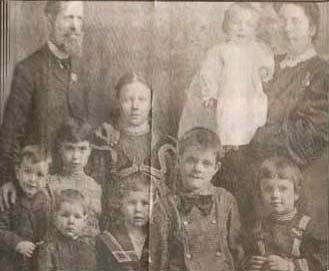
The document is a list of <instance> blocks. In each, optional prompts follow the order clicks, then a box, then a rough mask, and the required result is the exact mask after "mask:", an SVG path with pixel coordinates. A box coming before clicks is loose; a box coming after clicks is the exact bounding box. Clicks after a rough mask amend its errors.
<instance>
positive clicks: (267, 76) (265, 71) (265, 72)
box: [258, 67, 273, 82]
mask: <svg viewBox="0 0 329 271" xmlns="http://www.w3.org/2000/svg"><path fill="white" fill-rule="evenodd" d="M258 72H259V76H260V79H261V80H262V81H263V82H268V81H270V80H271V79H272V77H273V74H272V72H271V70H270V69H269V68H266V67H261V68H260V69H259V71H258Z"/></svg>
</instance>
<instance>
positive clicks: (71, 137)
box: [56, 118, 92, 144]
mask: <svg viewBox="0 0 329 271" xmlns="http://www.w3.org/2000/svg"><path fill="white" fill-rule="evenodd" d="M91 136H92V127H91V126H90V124H89V123H88V122H87V121H86V120H83V119H76V118H69V119H67V120H66V121H65V122H64V123H63V125H62V126H61V127H60V128H59V130H58V132H57V139H56V140H57V143H58V144H60V143H63V142H70V143H77V142H81V141H89V140H90V138H91Z"/></svg>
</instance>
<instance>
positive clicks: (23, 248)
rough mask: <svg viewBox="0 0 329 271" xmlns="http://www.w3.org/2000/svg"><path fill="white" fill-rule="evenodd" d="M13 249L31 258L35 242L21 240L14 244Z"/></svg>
mask: <svg viewBox="0 0 329 271" xmlns="http://www.w3.org/2000/svg"><path fill="white" fill-rule="evenodd" d="M15 250H16V251H17V252H18V253H20V254H22V255H24V256H25V257H28V258H31V257H32V255H33V252H34V250H35V244H33V243H31V242H29V241H22V242H19V243H18V244H17V245H16V248H15Z"/></svg>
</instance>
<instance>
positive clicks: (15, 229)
mask: <svg viewBox="0 0 329 271" xmlns="http://www.w3.org/2000/svg"><path fill="white" fill-rule="evenodd" d="M50 161H51V159H50V156H49V155H48V154H47V152H46V151H45V150H44V149H43V148H42V147H41V146H38V145H29V146H26V147H24V148H23V149H22V151H21V154H20V161H19V163H18V164H17V165H16V178H17V182H16V184H17V187H16V190H17V202H16V204H15V205H13V206H11V208H10V209H8V210H7V211H5V212H2V213H1V214H0V266H1V267H0V269H1V270H6V271H11V270H23V271H25V270H26V271H28V270H31V271H32V270H36V269H34V268H35V267H36V265H35V264H36V258H37V257H36V255H37V254H38V247H39V245H41V244H42V243H43V242H44V238H45V237H46V232H47V226H48V221H49V219H50V215H49V212H50V210H51V209H50V206H51V204H50V197H49V195H48V194H47V192H46V190H45V187H46V182H47V181H46V180H47V176H48V169H49V165H50Z"/></svg>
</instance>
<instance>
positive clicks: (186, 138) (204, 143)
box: [178, 127, 222, 162]
mask: <svg viewBox="0 0 329 271" xmlns="http://www.w3.org/2000/svg"><path fill="white" fill-rule="evenodd" d="M191 146H199V147H201V148H202V149H204V150H212V151H214V152H215V153H216V162H219V161H220V159H221V158H222V146H221V142H220V139H219V137H218V136H217V134H216V133H214V132H213V131H211V130H209V129H207V128H203V127H196V128H193V129H191V130H189V131H187V132H186V133H185V134H184V135H183V136H182V137H181V138H180V139H179V140H178V155H179V156H182V155H183V154H184V152H185V151H186V149H187V148H189V147H191Z"/></svg>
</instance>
